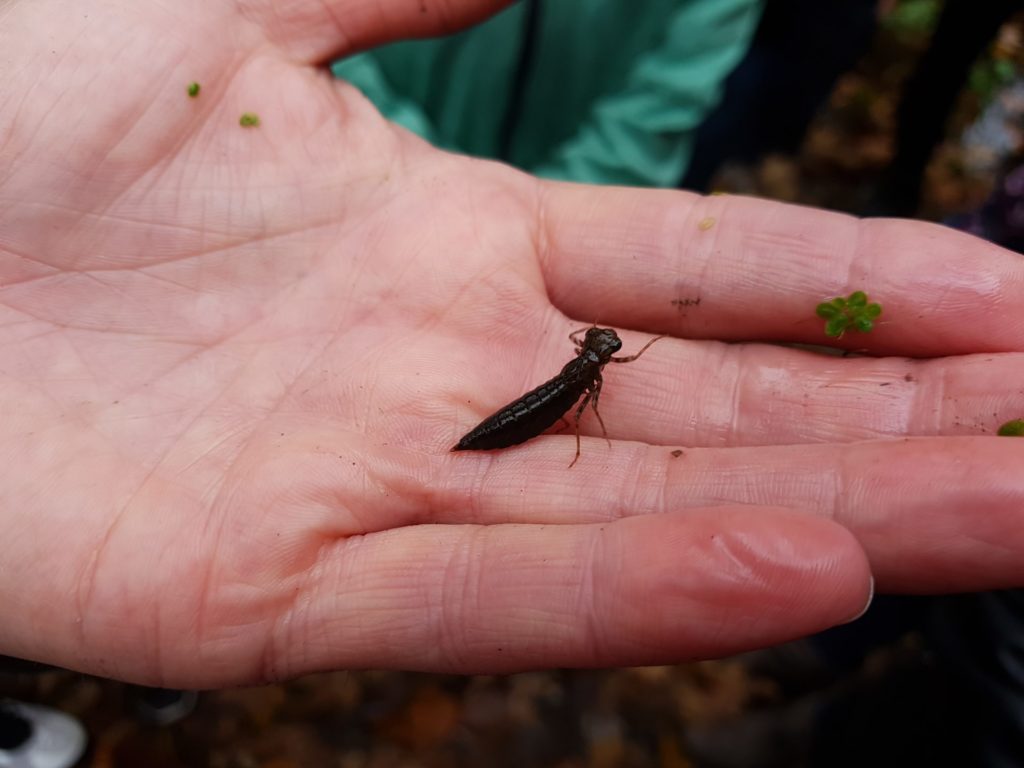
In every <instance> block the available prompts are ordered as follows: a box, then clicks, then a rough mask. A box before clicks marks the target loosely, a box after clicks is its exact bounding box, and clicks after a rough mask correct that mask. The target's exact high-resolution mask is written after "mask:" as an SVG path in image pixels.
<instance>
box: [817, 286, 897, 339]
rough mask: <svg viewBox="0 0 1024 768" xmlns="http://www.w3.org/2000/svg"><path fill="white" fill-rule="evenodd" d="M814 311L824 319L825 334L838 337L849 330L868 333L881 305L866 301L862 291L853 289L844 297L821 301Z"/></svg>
mask: <svg viewBox="0 0 1024 768" xmlns="http://www.w3.org/2000/svg"><path fill="white" fill-rule="evenodd" d="M815 313H816V314H817V315H818V317H820V318H821V319H822V320H824V321H825V335H826V336H829V337H831V338H834V339H838V338H841V337H842V335H843V334H844V333H846V332H847V331H850V330H853V331H860V332H861V333H870V332H871V330H872V329H873V328H874V327H875V320H876V319H877V318H878V316H879V315H880V314H882V305H881V304H878V303H876V302H870V301H868V295H867V294H866V293H864V291H854V292H853V293H851V294H850V295H849V296H847V297H846V298H843V297H842V296H837V297H836V298H834V299H830V300H829V301H824V302H822V303H821V304H819V305H818V306H817V309H815Z"/></svg>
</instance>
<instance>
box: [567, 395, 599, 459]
mask: <svg viewBox="0 0 1024 768" xmlns="http://www.w3.org/2000/svg"><path fill="white" fill-rule="evenodd" d="M593 396H594V393H593V392H592V391H588V392H587V394H586V397H584V398H583V402H582V403H580V407H579V408H577V409H576V419H575V421H576V456H575V457H574V458H573V460H572V462H571V463H570V464H569V469H572V465H573V464H575V463H576V462H577V461H579V458H580V416H582V415H583V409H584V408H586V407H587V403H589V402H590V398H592V397H593Z"/></svg>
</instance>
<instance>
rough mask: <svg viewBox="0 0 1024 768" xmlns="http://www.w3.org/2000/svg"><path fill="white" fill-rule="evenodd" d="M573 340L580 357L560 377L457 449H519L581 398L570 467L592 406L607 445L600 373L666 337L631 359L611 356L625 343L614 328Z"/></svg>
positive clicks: (573, 336)
mask: <svg viewBox="0 0 1024 768" xmlns="http://www.w3.org/2000/svg"><path fill="white" fill-rule="evenodd" d="M584 331H586V336H584V337H583V340H582V341H580V339H579V335H580V334H581V333H583V332H584ZM569 338H570V339H572V342H573V344H575V345H576V357H575V358H573V359H572V360H570V361H569V362H568V363H566V364H565V367H563V368H562V370H561V371H560V372H559V373H558V375H557V376H555V377H554V378H553V379H551V380H549V381H546V382H544V383H543V384H541V385H540V386H539V387H537V388H536V389H532V390H530V391H529V392H527V393H526V394H525V395H523V396H522V397H520V398H518V399H517V400H514V401H512V402H511V403H509V404H508V405H506V406H505V407H504V408H502V409H501V410H499V411H497V412H496V413H493V414H491V415H490V416H488V417H487V418H486V419H484V420H483V421H481V422H480V423H479V424H477V425H476V426H475V427H473V429H471V430H470V431H469V432H467V433H466V434H465V435H464V436H463V437H462V439H461V440H459V442H458V444H457V445H455V447H453V448H452V450H453V451H489V450H492V449H494V448H507V447H508V446H510V445H518V444H519V443H522V442H525V441H527V440H529V439H530V438H531V437H536V436H537V435H539V434H540V433H541V432H543V431H544V430H545V429H547V428H548V427H550V426H551V425H552V424H554V423H555V422H556V421H558V420H559V419H561V418H562V416H563V415H564V414H565V413H566V412H567V411H568V410H569V409H570V408H571V407H572V406H573V404H574V403H575V402H576V401H577V400H579V399H580V397H581V396H582V397H583V402H581V403H580V405H579V407H578V408H577V409H576V457H575V458H574V459H573V460H572V464H570V465H569V466H570V467H571V466H572V465H573V464H575V463H576V460H577V459H579V457H580V417H581V416H582V415H583V411H584V409H585V408H586V407H587V404H588V403H589V404H591V406H592V407H593V409H594V415H595V416H597V420H598V422H600V424H601V431H602V432H603V433H604V437H605V439H606V440H607V439H608V431H607V430H606V429H605V427H604V419H602V418H601V414H600V412H599V411H598V410H597V401H598V399H599V398H600V396H601V384H602V383H603V379H602V378H601V369H602V368H604V366H605V365H606V364H607V363H629V362H632V361H633V360H636V359H637V358H638V357H640V355H642V354H643V353H644V352H645V351H646V350H647V348H648V347H649V346H651V344H653V343H654V342H656V341H657V340H658V339H660V338H663V337H662V336H656V337H655V338H653V339H651V340H650V341H649V342H647V343H646V344H645V345H644V346H643V348H642V349H641V350H640V351H639V352H637V353H636V354H635V355H630V356H629V357H612V355H614V354H615V353H616V352H618V351H619V350H620V349H622V340H621V339H620V338H619V336H618V334H617V333H615V331H613V330H612V329H611V328H598V327H597V326H591V327H589V328H581V329H580V330H578V331H573V332H572V333H571V334H569Z"/></svg>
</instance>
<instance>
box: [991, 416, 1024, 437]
mask: <svg viewBox="0 0 1024 768" xmlns="http://www.w3.org/2000/svg"><path fill="white" fill-rule="evenodd" d="M996 434H998V435H999V436H1001V437H1024V419H1014V420H1013V421H1008V422H1006V423H1005V424H1003V425H1002V426H1001V427H999V431H998V432H997V433H996Z"/></svg>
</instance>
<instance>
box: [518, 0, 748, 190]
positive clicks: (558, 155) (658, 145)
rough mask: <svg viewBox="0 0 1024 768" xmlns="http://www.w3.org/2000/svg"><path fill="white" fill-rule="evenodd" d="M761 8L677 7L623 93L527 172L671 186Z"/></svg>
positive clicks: (725, 3) (736, 0) (727, 2)
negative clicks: (658, 42) (663, 34)
mask: <svg viewBox="0 0 1024 768" xmlns="http://www.w3.org/2000/svg"><path fill="white" fill-rule="evenodd" d="M761 6H762V3H761V2H759V0H713V2H707V1H706V0H689V1H688V2H686V3H684V4H683V7H682V8H680V9H679V10H677V11H676V12H675V13H674V15H673V16H672V18H671V19H670V20H669V23H668V26H667V28H666V37H665V41H664V44H663V45H662V46H661V47H659V48H656V49H653V50H650V51H648V52H647V53H645V54H644V55H643V56H641V57H640V59H639V60H638V61H637V63H636V66H635V67H634V68H633V70H632V72H631V73H630V75H629V77H628V79H627V81H626V83H625V84H624V87H623V88H622V89H621V90H620V91H618V92H617V93H610V94H608V95H606V96H604V97H602V98H601V99H599V100H598V101H597V102H596V103H595V104H594V107H593V109H592V111H591V114H590V116H589V119H588V120H587V121H586V122H585V123H583V124H582V125H581V126H580V129H579V131H578V132H577V133H576V134H575V135H574V136H572V137H571V138H569V139H568V140H567V141H564V142H563V143H562V144H561V145H559V146H558V147H557V148H556V149H555V150H554V152H553V153H552V155H551V156H550V157H549V158H548V159H547V160H546V161H545V162H543V163H541V164H540V165H539V166H537V167H534V168H532V169H530V170H532V171H533V172H534V173H536V174H537V175H540V176H544V177H547V178H554V179H565V180H573V181H585V182H591V183H597V184H626V185H636V186H658V187H674V186H676V185H677V184H678V183H679V180H680V179H681V178H682V176H683V173H684V172H685V170H686V168H687V166H688V165H689V162H690V155H691V152H692V148H693V138H694V134H695V132H696V129H697V127H698V126H699V125H700V124H701V122H702V121H703V120H704V118H705V117H706V116H707V114H708V113H709V112H710V111H711V110H712V109H713V108H714V107H715V106H716V105H717V104H718V101H719V98H720V96H721V91H722V87H723V85H724V81H725V79H726V78H727V77H728V76H729V73H730V72H732V70H733V69H734V68H735V66H736V64H737V63H738V62H739V61H740V59H741V58H742V57H743V55H744V54H745V53H746V51H747V49H748V47H749V45H750V40H751V38H752V37H753V34H754V31H755V29H756V26H757V22H758V20H759V18H760V13H761Z"/></svg>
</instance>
